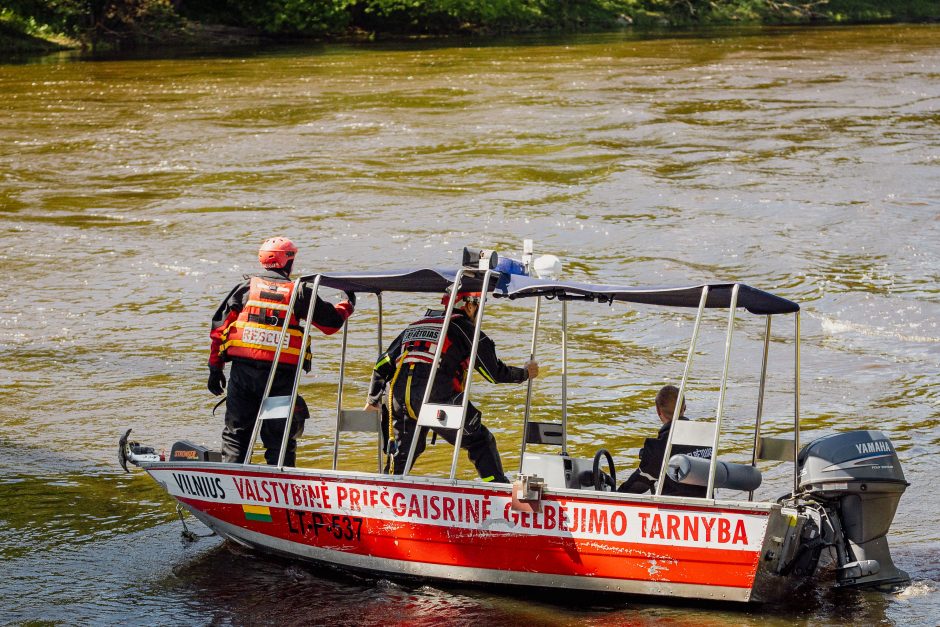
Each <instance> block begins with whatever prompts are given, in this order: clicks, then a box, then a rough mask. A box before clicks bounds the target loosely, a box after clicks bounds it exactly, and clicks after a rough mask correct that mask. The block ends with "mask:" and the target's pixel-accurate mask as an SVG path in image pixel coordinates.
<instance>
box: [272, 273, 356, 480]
mask: <svg viewBox="0 0 940 627" xmlns="http://www.w3.org/2000/svg"><path fill="white" fill-rule="evenodd" d="M296 284H297V286H298V287H297V288H295V289H294V292H295V293H296V292H297V290H298V289H299V286H300V279H297V281H296ZM318 291H320V275H319V274H318V275H317V278H315V279H314V280H313V288H312V289H311V293H310V309H309V310H308V311H307V322H306V324H304V338H303V340H301V342H300V360H299V361H298V363H297V369H296V370H295V371H294V385H293V386H292V387H291V391H290V405H288V407H287V422H286V423H285V424H284V435H283V436H282V437H281V454H280V455H279V456H278V459H277V466H278V468H281V469H283V468H284V457H285V456H286V455H287V442H288V441H289V440H290V429H291V426H293V424H294V407H295V406H296V404H297V388H298V387H300V375H301V373H302V372H303V355H304V350H306V347H307V342H309V341H310V329H311V328H312V327H313V312H314V311H315V310H316V308H317V292H318ZM288 319H289V316H288ZM344 326H345V324H344ZM345 337H346V335H345V334H343V338H344V339H345ZM281 339H282V341H283V337H282V338H281ZM276 368H277V356H276V355H275V359H274V368H273V369H272V374H271V378H270V380H269V381H268V387H269V389H270V385H271V382H273V381H274V369H276ZM267 392H268V390H265V393H266V394H267ZM260 422H261V421H260V420H259V421H258V423H260ZM255 427H258V424H255Z"/></svg>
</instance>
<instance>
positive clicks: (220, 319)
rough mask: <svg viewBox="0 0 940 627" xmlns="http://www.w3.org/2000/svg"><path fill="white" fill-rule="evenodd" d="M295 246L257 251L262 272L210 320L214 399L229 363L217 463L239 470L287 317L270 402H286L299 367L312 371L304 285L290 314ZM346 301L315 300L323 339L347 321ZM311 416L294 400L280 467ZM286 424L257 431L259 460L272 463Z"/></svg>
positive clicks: (275, 244) (289, 461)
mask: <svg viewBox="0 0 940 627" xmlns="http://www.w3.org/2000/svg"><path fill="white" fill-rule="evenodd" d="M296 255H297V247H296V246H295V245H294V243H293V242H291V241H290V240H289V239H287V238H286V237H272V238H271V239H269V240H267V241H265V242H264V243H263V244H262V245H261V249H260V250H259V251H258V261H259V262H260V263H261V266H262V267H263V268H264V269H265V272H262V273H260V274H255V275H251V276H246V277H245V280H244V281H243V282H241V283H239V284H238V285H236V286H235V287H234V288H232V291H231V292H229V294H228V296H226V297H225V300H223V301H222V304H221V305H219V308H218V309H217V310H216V312H215V315H214V316H213V317H212V330H211V331H210V338H211V348H210V350H209V382H208V384H207V387H208V388H209V391H210V392H212V393H213V394H215V395H216V396H219V395H221V394H222V392H223V390H224V389H225V387H226V380H225V374H224V371H223V366H224V365H225V362H227V361H230V362H232V368H231V371H230V372H229V381H228V392H227V394H226V407H225V428H224V429H223V431H222V461H225V462H234V463H241V462H243V461H244V460H245V454H246V453H247V452H248V447H249V446H250V444H251V442H250V440H251V434H252V432H253V430H254V427H255V421H256V420H257V418H258V410H259V409H260V408H261V399H262V397H263V396H264V388H265V386H266V385H267V381H268V374H269V373H270V371H271V363H272V362H273V361H274V355H275V350H276V348H277V345H278V340H279V338H280V333H281V328H282V325H283V324H284V317H285V316H287V315H289V316H290V321H289V323H288V329H287V333H288V336H289V337H288V340H287V341H286V342H285V343H284V345H283V346H282V348H281V354H280V356H279V357H278V366H277V372H276V374H275V376H274V382H273V383H272V385H271V392H270V395H271V396H287V395H290V393H291V391H292V390H293V387H294V376H295V374H296V372H297V366H298V364H302V366H303V368H304V370H305V371H308V372H309V370H310V358H311V355H310V352H309V348H307V347H304V350H303V356H301V342H302V341H303V326H301V324H300V320H299V319H298V318H300V319H303V320H304V321H306V319H307V312H309V311H310V306H311V305H310V296H311V290H310V288H309V286H307V285H303V286H302V287H301V291H300V293H299V294H297V299H296V301H295V303H294V308H293V310H292V311H290V312H288V303H290V299H291V294H292V293H293V291H294V283H293V282H292V281H291V280H290V272H291V268H292V267H293V264H294V258H295V256H296ZM347 298H348V300H346V301H343V302H341V303H339V304H337V305H332V304H330V303H328V302H326V301H324V300H322V299H321V298H320V297H319V296H318V297H317V299H316V304H315V309H314V311H313V325H314V326H315V327H317V328H318V329H320V331H322V332H323V333H325V334H326V335H331V334H333V333H336V332H337V331H339V330H340V329H341V328H342V326H343V323H344V322H345V321H346V319H347V318H348V317H349V316H350V315H352V312H353V307H354V305H355V295H354V294H351V293H347ZM308 416H309V412H308V411H307V404H306V403H305V402H304V399H303V398H302V397H301V396H300V395H298V396H297V401H296V403H295V407H294V419H293V421H292V425H291V434H290V438H289V439H288V444H287V447H288V449H287V452H286V453H285V456H284V464H285V465H286V466H293V465H294V463H295V462H296V449H297V437H299V436H300V434H301V433H302V432H303V424H304V421H305V420H306V418H307V417H308ZM286 422H287V421H286V419H279V420H265V421H264V423H263V424H262V425H261V441H262V443H263V444H264V447H265V452H264V459H265V461H266V462H267V463H268V464H272V465H273V464H277V462H278V457H279V455H280V450H281V440H282V439H283V436H284V426H285V423H286Z"/></svg>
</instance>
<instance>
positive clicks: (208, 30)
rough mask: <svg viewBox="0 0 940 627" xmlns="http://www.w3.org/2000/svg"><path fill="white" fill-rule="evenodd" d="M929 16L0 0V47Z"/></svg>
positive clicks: (461, 0)
mask: <svg viewBox="0 0 940 627" xmlns="http://www.w3.org/2000/svg"><path fill="white" fill-rule="evenodd" d="M937 19H940V3H938V2H936V0H4V1H3V4H2V5H0V50H7V51H11V50H46V49H50V48H54V47H57V46H65V47H82V48H83V49H91V50H101V49H108V50H120V49H128V48H139V47H150V46H185V45H196V44H200V45H209V46H218V45H226V44H239V43H249V42H251V41H254V40H258V39H265V40H270V41H283V40H290V39H306V38H318V39H338V38H368V39H372V38H384V37H415V36H446V35H453V34H471V35H495V34H509V33H525V32H545V31H554V32H563V31H598V30H608V29H615V28H623V27H627V26H633V27H636V28H648V27H657V28H658V27H688V26H695V25H718V24H794V23H845V22H852V23H856V22H884V21H933V20H937Z"/></svg>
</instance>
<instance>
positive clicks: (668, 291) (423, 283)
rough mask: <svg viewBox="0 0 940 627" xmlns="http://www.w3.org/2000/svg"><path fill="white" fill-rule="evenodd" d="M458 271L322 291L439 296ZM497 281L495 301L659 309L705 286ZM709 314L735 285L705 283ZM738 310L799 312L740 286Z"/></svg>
mask: <svg viewBox="0 0 940 627" xmlns="http://www.w3.org/2000/svg"><path fill="white" fill-rule="evenodd" d="M457 272H458V270H455V269H439V268H438V269H435V268H419V269H413V270H397V271H388V272H339V273H332V272H331V273H324V274H322V275H321V279H320V285H322V286H325V287H329V288H333V289H337V290H343V291H350V292H370V293H373V294H378V293H381V292H413V293H437V294H442V293H444V291H445V290H446V289H447V288H448V287H449V286H450V285H452V284H453V282H454V280H455V279H456V277H457ZM494 275H495V276H496V277H498V280H496V281H491V285H490V286H489V290H488V291H490V292H492V293H493V295H494V296H496V297H497V298H509V299H516V298H530V297H533V296H544V297H546V298H549V299H551V298H559V299H562V300H565V299H567V300H593V301H599V302H604V303H606V302H612V301H623V302H628V303H641V304H644V305H655V306H660V307H693V308H697V307H698V305H699V301H700V300H701V298H702V288H704V287H705V285H706V284H701V285H689V286H684V287H631V286H624V285H603V284H593V283H575V282H572V281H557V280H552V279H536V278H533V277H528V276H523V275H517V274H513V275H504V274H500V273H494ZM316 276H317V275H315V274H311V275H306V276H304V277H302V278H303V280H305V281H313V279H314V278H316ZM482 285H483V272H482V271H477V270H471V271H469V273H468V274H467V275H465V276H464V278H463V280H462V281H461V289H462V290H467V291H480V290H481V289H482ZM707 285H708V300H707V301H706V303H705V306H706V307H708V308H727V307H729V306H730V305H731V292H732V289H733V288H734V286H735V283H709V284H707ZM737 285H738V307H743V308H745V309H746V310H747V311H749V312H751V313H753V314H759V315H773V314H785V313H794V312H796V311H799V310H800V306H799V305H798V304H797V303H795V302H793V301H790V300H787V299H786V298H781V297H780V296H775V295H773V294H771V293H769V292H765V291H763V290H759V289H757V288H754V287H751V286H749V285H745V284H743V283H738V284H737Z"/></svg>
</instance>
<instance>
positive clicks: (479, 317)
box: [427, 269, 493, 481]
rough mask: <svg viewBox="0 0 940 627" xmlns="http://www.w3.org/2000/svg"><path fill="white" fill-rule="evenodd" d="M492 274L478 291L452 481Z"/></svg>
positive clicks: (452, 475) (442, 331)
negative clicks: (477, 307) (478, 302)
mask: <svg viewBox="0 0 940 627" xmlns="http://www.w3.org/2000/svg"><path fill="white" fill-rule="evenodd" d="M492 276H493V270H491V269H488V270H487V271H486V274H484V275H483V291H482V292H481V293H480V307H479V309H478V310H477V319H476V321H475V324H474V327H473V344H471V346H470V365H469V366H468V367H467V381H466V383H464V387H463V406H462V407H461V415H460V428H459V429H457V439H456V441H455V442H454V458H453V461H451V464H450V479H451V480H452V481H453V479H454V477H455V476H456V474H457V460H458V459H459V458H460V444H461V442H462V441H463V430H464V425H466V423H467V407H468V406H469V405H470V384H471V383H472V382H473V372H474V371H475V370H476V365H477V349H479V347H480V330H481V329H482V328H483V308H484V307H486V294H487V288H488V287H489V285H490V277H492ZM456 295H457V293H456V291H455V292H454V298H451V300H452V301H453V300H456ZM441 335H442V336H443V335H444V330H443V329H442V330H441ZM439 343H440V344H443V343H444V338H443V337H442V338H441V339H440V340H439ZM432 385H434V379H431V380H430V381H428V388H427V389H428V392H430V390H431V386H432Z"/></svg>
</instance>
